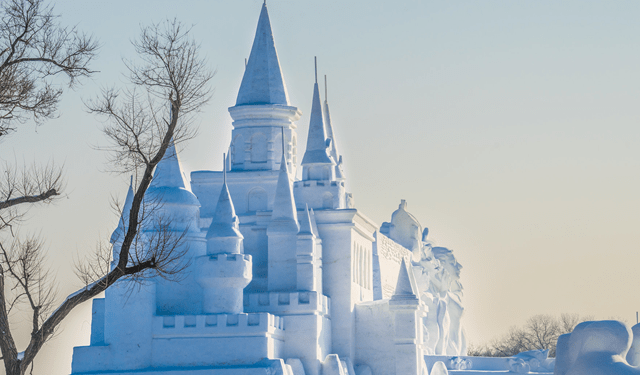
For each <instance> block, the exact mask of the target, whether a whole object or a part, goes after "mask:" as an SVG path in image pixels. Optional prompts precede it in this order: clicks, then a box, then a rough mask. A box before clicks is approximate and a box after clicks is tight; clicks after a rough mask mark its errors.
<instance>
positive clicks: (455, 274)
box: [433, 247, 467, 355]
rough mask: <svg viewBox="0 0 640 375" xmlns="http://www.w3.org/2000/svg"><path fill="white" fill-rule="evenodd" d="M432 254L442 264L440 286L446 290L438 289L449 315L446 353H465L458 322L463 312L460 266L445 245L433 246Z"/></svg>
mask: <svg viewBox="0 0 640 375" xmlns="http://www.w3.org/2000/svg"><path fill="white" fill-rule="evenodd" d="M433 254H434V256H435V257H436V259H438V260H439V261H440V263H441V264H442V266H443V272H442V273H443V276H442V282H443V283H442V284H441V286H440V287H441V288H444V287H446V288H447V289H446V291H444V290H442V289H441V290H440V298H443V299H444V300H445V301H446V303H447V315H449V321H450V326H449V340H448V342H447V347H446V354H448V355H466V351H467V344H466V338H465V334H464V330H463V329H462V325H461V323H460V319H461V318H462V314H463V312H464V307H462V284H460V270H461V269H462V266H461V265H460V263H458V262H457V261H456V258H455V257H454V256H453V252H452V251H451V250H449V249H447V248H445V247H435V248H433ZM443 294H444V296H443Z"/></svg>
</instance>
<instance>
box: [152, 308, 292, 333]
mask: <svg viewBox="0 0 640 375" xmlns="http://www.w3.org/2000/svg"><path fill="white" fill-rule="evenodd" d="M256 334H261V335H264V334H270V335H272V336H273V335H275V336H282V335H284V319H283V318H282V317H279V316H277V315H272V314H269V313H266V312H259V313H251V314H210V315H165V316H155V317H154V321H153V336H154V337H156V338H168V337H215V336H254V335H256Z"/></svg>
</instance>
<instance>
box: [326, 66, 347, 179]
mask: <svg viewBox="0 0 640 375" xmlns="http://www.w3.org/2000/svg"><path fill="white" fill-rule="evenodd" d="M328 100H329V99H328V93H327V76H326V75H325V76H324V105H323V107H322V113H323V116H324V124H325V128H326V129H327V138H329V139H330V140H331V147H330V150H329V156H331V158H332V159H333V160H334V161H335V162H336V168H335V176H336V180H338V181H344V180H345V176H344V169H343V167H342V155H340V154H339V153H338V145H337V143H336V137H335V135H334V133H333V125H332V124H331V113H330V112H329V101H328Z"/></svg>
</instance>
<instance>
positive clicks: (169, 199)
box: [145, 139, 200, 206]
mask: <svg viewBox="0 0 640 375" xmlns="http://www.w3.org/2000/svg"><path fill="white" fill-rule="evenodd" d="M145 196H146V197H148V198H151V199H157V200H159V201H162V203H174V204H184V205H193V206H200V203H199V202H198V199H197V198H196V196H195V195H194V194H193V193H192V192H190V191H189V190H187V188H186V183H185V181H184V175H183V173H182V166H181V165H180V159H179V158H178V153H177V152H176V146H175V144H174V142H173V139H172V140H171V141H170V143H169V146H168V147H167V150H166V151H165V153H164V156H163V157H162V160H160V163H158V165H157V166H156V169H155V171H154V172H153V179H152V180H151V184H150V185H149V189H147V192H146V194H145Z"/></svg>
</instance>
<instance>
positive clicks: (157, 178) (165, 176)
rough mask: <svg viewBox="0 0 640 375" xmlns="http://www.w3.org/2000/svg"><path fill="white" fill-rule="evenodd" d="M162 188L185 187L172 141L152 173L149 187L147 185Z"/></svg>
mask: <svg viewBox="0 0 640 375" xmlns="http://www.w3.org/2000/svg"><path fill="white" fill-rule="evenodd" d="M162 186H171V187H179V188H184V187H185V186H186V184H185V182H184V176H183V175H182V166H181V165H180V159H179V158H178V153H177V152H176V146H175V144H174V142H173V139H171V141H170V142H169V146H168V147H167V150H166V151H165V153H164V156H163V157H162V160H160V163H158V165H157V166H156V169H155V171H154V172H153V180H151V185H149V187H162Z"/></svg>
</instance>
